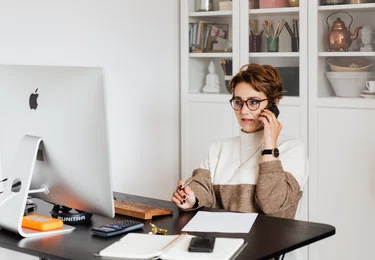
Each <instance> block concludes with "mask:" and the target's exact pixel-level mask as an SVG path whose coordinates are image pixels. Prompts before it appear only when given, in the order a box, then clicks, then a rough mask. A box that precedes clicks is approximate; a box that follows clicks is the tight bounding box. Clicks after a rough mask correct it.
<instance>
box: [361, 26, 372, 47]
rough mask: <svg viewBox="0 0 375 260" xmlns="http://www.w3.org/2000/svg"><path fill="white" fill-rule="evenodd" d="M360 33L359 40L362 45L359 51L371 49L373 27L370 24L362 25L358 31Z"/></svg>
mask: <svg viewBox="0 0 375 260" xmlns="http://www.w3.org/2000/svg"><path fill="white" fill-rule="evenodd" d="M359 34H360V35H361V41H362V43H363V47H361V48H360V50H361V51H373V47H372V42H373V40H374V29H373V28H372V27H371V26H368V25H366V26H363V27H362V29H361V31H360V32H359Z"/></svg>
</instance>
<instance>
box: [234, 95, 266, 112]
mask: <svg viewBox="0 0 375 260" xmlns="http://www.w3.org/2000/svg"><path fill="white" fill-rule="evenodd" d="M265 100H267V99H255V98H249V99H248V100H246V101H244V100H242V99H240V98H238V97H235V98H232V99H231V100H229V103H230V105H231V106H232V107H233V109H234V110H236V111H238V110H241V109H242V108H243V104H244V103H245V104H246V106H247V108H248V109H250V110H251V111H256V110H258V108H259V106H260V102H263V101H265Z"/></svg>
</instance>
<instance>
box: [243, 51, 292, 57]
mask: <svg viewBox="0 0 375 260" xmlns="http://www.w3.org/2000/svg"><path fill="white" fill-rule="evenodd" d="M249 57H264V58H282V57H299V52H250V53H249Z"/></svg>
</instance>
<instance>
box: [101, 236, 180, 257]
mask: <svg viewBox="0 0 375 260" xmlns="http://www.w3.org/2000/svg"><path fill="white" fill-rule="evenodd" d="M177 237H178V235H168V236H162V235H149V234H141V233H129V234H127V235H126V236H124V237H123V238H121V239H120V240H119V241H117V242H115V243H113V244H111V245H110V246H108V247H106V248H104V249H103V250H101V251H100V252H99V255H100V256H105V257H114V258H121V257H122V258H132V259H146V258H152V257H155V256H159V255H160V254H161V252H162V250H163V249H164V248H165V247H166V246H167V245H168V244H170V243H171V242H172V241H173V240H175V239H176V238H177Z"/></svg>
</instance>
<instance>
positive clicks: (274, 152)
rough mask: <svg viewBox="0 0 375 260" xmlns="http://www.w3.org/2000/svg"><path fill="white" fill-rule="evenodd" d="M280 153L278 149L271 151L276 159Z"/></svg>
mask: <svg viewBox="0 0 375 260" xmlns="http://www.w3.org/2000/svg"><path fill="white" fill-rule="evenodd" d="M279 155H280V153H279V149H277V148H275V149H273V156H275V157H276V158H277V157H279Z"/></svg>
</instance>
